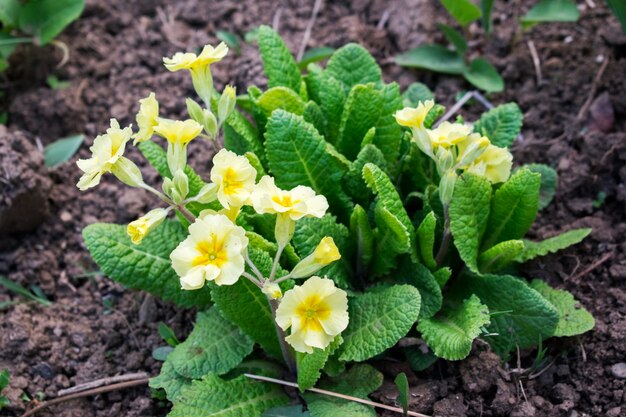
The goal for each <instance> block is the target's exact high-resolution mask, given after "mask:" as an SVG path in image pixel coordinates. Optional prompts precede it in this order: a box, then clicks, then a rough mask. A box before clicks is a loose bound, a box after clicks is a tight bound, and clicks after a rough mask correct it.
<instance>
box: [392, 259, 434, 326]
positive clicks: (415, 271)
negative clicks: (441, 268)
mask: <svg viewBox="0 0 626 417" xmlns="http://www.w3.org/2000/svg"><path fill="white" fill-rule="evenodd" d="M394 278H395V279H397V280H398V281H399V282H403V283H406V284H410V285H412V286H414V287H415V288H417V290H418V291H419V293H420V299H421V306H420V315H419V317H420V319H421V318H427V317H432V316H434V315H435V313H436V312H437V311H439V310H440V309H441V303H442V302H443V297H442V295H441V287H440V286H439V284H438V282H437V280H436V279H435V277H434V276H433V274H432V273H431V272H430V271H429V270H428V268H426V267H425V266H424V265H422V264H419V263H415V262H413V261H411V258H410V257H409V256H404V257H403V258H402V259H401V261H400V265H399V268H398V269H397V270H396V271H395V272H394Z"/></svg>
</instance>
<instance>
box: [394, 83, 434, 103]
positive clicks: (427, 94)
mask: <svg viewBox="0 0 626 417" xmlns="http://www.w3.org/2000/svg"><path fill="white" fill-rule="evenodd" d="M402 97H403V99H404V100H403V104H404V105H405V106H407V107H417V105H418V104H419V102H420V101H426V100H433V99H434V98H435V95H434V94H433V92H432V91H431V90H430V88H428V86H426V85H425V84H422V83H411V84H410V85H409V87H408V88H407V89H406V91H405V92H404V94H402Z"/></svg>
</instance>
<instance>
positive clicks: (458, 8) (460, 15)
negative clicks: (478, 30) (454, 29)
mask: <svg viewBox="0 0 626 417" xmlns="http://www.w3.org/2000/svg"><path fill="white" fill-rule="evenodd" d="M440 1H441V4H443V7H445V8H446V10H447V11H448V13H450V15H451V16H452V17H453V18H454V20H456V21H457V22H458V23H459V24H460V25H461V26H467V25H468V24H470V23H471V22H473V21H474V20H476V19H478V18H480V16H481V15H482V12H481V11H480V9H479V8H478V6H476V5H475V4H474V3H472V2H471V1H470V0H440Z"/></svg>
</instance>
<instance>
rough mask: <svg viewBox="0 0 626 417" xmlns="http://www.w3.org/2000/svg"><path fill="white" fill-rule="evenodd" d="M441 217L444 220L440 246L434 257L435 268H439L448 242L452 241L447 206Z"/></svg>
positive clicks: (446, 250)
mask: <svg viewBox="0 0 626 417" xmlns="http://www.w3.org/2000/svg"><path fill="white" fill-rule="evenodd" d="M443 217H444V219H445V220H444V225H443V238H442V239H441V246H439V251H437V256H435V262H437V268H440V267H441V265H442V264H443V260H444V258H445V257H446V253H448V248H449V247H450V242H451V240H452V233H451V232H450V211H449V209H448V206H444V208H443Z"/></svg>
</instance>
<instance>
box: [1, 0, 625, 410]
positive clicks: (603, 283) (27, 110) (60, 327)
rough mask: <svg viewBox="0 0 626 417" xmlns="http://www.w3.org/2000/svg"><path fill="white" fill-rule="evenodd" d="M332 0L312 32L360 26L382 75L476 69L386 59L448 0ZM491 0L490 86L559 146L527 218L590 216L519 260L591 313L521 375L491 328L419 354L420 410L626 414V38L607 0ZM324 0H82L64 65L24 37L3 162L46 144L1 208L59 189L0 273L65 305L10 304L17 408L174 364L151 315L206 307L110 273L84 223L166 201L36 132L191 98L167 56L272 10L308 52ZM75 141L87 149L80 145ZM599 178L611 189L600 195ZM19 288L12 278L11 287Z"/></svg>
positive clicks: (175, 317) (153, 405)
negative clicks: (540, 203)
mask: <svg viewBox="0 0 626 417" xmlns="http://www.w3.org/2000/svg"><path fill="white" fill-rule="evenodd" d="M325 3H326V4H325V6H324V7H323V8H322V9H321V12H320V14H319V16H318V19H317V24H316V29H315V30H314V31H313V34H312V37H311V40H310V42H309V47H314V46H322V45H329V46H334V47H339V46H341V45H342V44H344V43H346V42H349V41H356V42H360V43H362V44H364V45H365V46H366V47H367V48H368V49H370V50H371V51H372V53H373V54H374V55H375V56H376V57H377V58H378V59H379V60H380V61H381V62H383V71H384V74H385V78H386V79H387V80H388V81H392V80H395V81H398V82H400V83H401V85H402V86H406V85H408V84H409V83H410V82H412V81H416V80H419V81H422V82H426V83H427V84H428V85H429V86H431V88H433V90H434V91H435V92H436V96H437V99H438V101H440V102H441V103H442V104H444V105H451V104H452V103H453V102H454V100H455V95H456V94H457V93H458V92H459V91H463V90H465V89H467V88H468V86H467V85H466V84H464V82H463V81H462V80H460V79H457V78H450V77H444V76H439V75H436V74H430V73H423V72H418V71H411V70H406V69H402V68H399V67H396V66H394V65H393V64H392V63H391V61H390V60H389V58H390V57H392V56H393V55H394V54H396V53H398V52H399V51H403V50H406V49H408V48H410V47H413V46H416V45H418V44H419V43H421V42H424V41H432V40H438V41H441V40H442V36H441V35H440V34H439V33H437V31H436V28H435V25H434V24H435V22H437V21H440V20H445V19H447V17H446V15H445V12H443V11H442V9H441V7H440V6H438V3H437V2H436V1H435V0H430V1H429V0H394V1H383V0H355V1H350V2H347V1H341V2H325ZM496 3H497V6H496V10H495V12H494V17H495V21H494V24H495V32H494V34H493V35H492V36H491V38H490V39H489V40H488V42H486V43H485V42H484V40H483V38H482V36H480V34H479V30H478V29H476V28H474V27H470V32H471V33H472V34H473V41H472V44H473V45H474V49H475V50H476V51H482V52H483V53H485V54H486V55H487V56H488V57H489V58H490V59H491V60H492V62H494V63H495V64H496V66H497V67H498V69H499V70H500V71H501V73H502V74H503V76H504V78H505V81H506V85H507V88H506V91H505V92H504V93H501V94H496V95H493V96H490V97H489V98H490V100H492V101H493V102H494V103H502V102H507V101H517V102H518V103H519V104H520V106H521V108H522V110H523V111H524V115H525V118H524V131H523V133H524V139H523V141H520V142H517V143H516V144H515V146H514V148H513V151H514V155H515V158H516V162H517V163H525V162H542V163H547V164H550V165H552V166H554V167H556V168H557V170H558V172H559V178H560V184H559V189H558V193H557V195H556V198H555V201H554V202H553V204H552V205H551V206H549V207H548V208H547V209H545V210H544V211H543V212H541V215H540V217H539V219H538V222H537V224H536V226H535V227H534V229H533V231H532V237H537V238H543V237H549V236H551V235H553V234H556V233H557V232H559V231H561V230H567V229H570V228H574V227H587V226H591V227H593V228H594V231H593V233H592V235H591V237H590V238H588V239H587V240H586V241H585V242H584V243H583V244H581V245H578V246H577V247H575V248H571V249H569V250H566V251H563V252H561V253H559V254H558V255H554V256H549V257H546V258H543V259H541V260H539V261H537V262H534V263H533V264H531V265H528V266H527V267H526V268H525V274H526V275H527V276H528V277H539V278H542V279H545V280H547V281H548V282H549V283H550V284H551V285H554V286H557V287H559V288H565V289H567V290H569V291H571V292H572V293H574V295H575V296H576V298H577V299H579V300H580V301H581V303H582V304H584V305H585V306H586V307H587V308H588V309H589V310H590V311H591V312H592V313H593V315H594V316H595V317H596V320H597V325H596V328H595V329H594V330H593V331H591V332H589V333H587V334H585V335H583V336H581V337H580V338H575V339H568V340H553V341H550V342H549V343H548V344H547V347H548V357H549V360H550V362H551V363H552V364H551V366H549V367H548V368H547V369H546V370H545V372H543V373H542V374H541V375H540V376H538V377H536V378H533V379H529V378H526V377H522V378H517V377H516V376H515V374H514V372H511V370H512V369H513V368H516V367H517V359H514V360H512V361H511V362H509V363H505V364H501V363H499V360H498V359H497V358H496V357H494V355H493V354H492V353H490V352H489V351H488V349H487V348H486V347H485V346H484V345H483V344H476V345H475V347H474V350H473V352H472V355H471V356H470V357H469V358H468V359H467V360H465V361H462V362H460V363H444V362H442V361H440V362H438V363H437V364H436V365H435V366H433V367H431V368H430V369H429V370H428V371H426V372H421V373H416V374H413V373H412V372H410V371H409V373H410V378H411V393H412V396H411V405H412V409H414V410H416V411H420V412H424V413H427V414H434V415H437V416H463V415H468V416H506V415H510V416H537V417H539V416H571V417H574V416H601V415H605V416H613V417H616V416H621V415H625V414H626V387H625V385H626V380H624V379H619V378H617V377H616V376H614V375H613V373H612V371H611V367H612V366H613V365H614V364H617V363H620V362H624V361H625V358H626V291H625V287H624V285H625V283H626V242H625V240H626V239H625V237H626V212H625V209H624V207H625V203H626V190H625V188H624V182H625V181H626V164H625V161H626V134H625V133H624V130H625V127H626V126H625V122H624V121H625V120H626V100H625V99H624V97H626V76H625V75H626V37H624V36H623V35H622V34H621V32H620V31H619V27H618V25H617V23H616V21H615V19H614V18H613V17H612V16H611V15H610V14H609V13H608V11H607V10H606V8H605V7H604V6H603V5H602V4H601V3H600V2H595V4H596V7H595V8H590V7H589V6H588V3H591V2H579V7H580V9H581V16H582V17H581V20H580V22H579V24H557V25H544V26H539V27H536V28H534V29H532V30H530V31H528V32H527V33H524V34H521V35H520V34H519V33H517V32H516V31H515V24H514V23H513V22H515V19H516V17H517V16H520V15H522V14H523V13H524V12H525V11H526V10H527V9H528V7H529V4H531V3H532V2H530V1H516V0H510V1H508V2H496ZM503 3H504V4H503ZM312 4H313V1H308V2H298V1H295V0H291V1H269V0H261V1H250V0H248V1H242V2H235V1H232V0H231V1H216V2H209V1H204V2H203V1H200V0H185V1H174V0H158V1H157V0H154V1H152V0H141V1H134V2H128V1H122V0H111V1H108V2H100V1H97V0H88V1H87V7H86V10H85V12H84V14H83V16H82V18H81V19H80V20H79V21H78V22H76V23H74V24H73V25H72V26H71V27H70V28H68V30H67V31H66V32H65V33H64V34H63V35H62V36H61V40H63V41H64V42H65V43H67V45H68V46H69V47H70V50H71V57H70V61H69V62H68V64H67V65H66V66H64V67H63V68H62V69H60V70H55V69H54V65H55V63H56V62H57V60H58V59H59V56H58V53H57V51H55V50H53V49H51V48H46V49H44V50H22V51H21V53H20V54H18V56H17V57H16V59H15V60H14V62H13V64H14V65H13V68H12V70H11V72H10V73H9V78H8V79H5V80H3V81H2V86H3V88H4V89H6V90H7V92H8V94H7V95H6V96H5V97H6V98H5V100H4V103H2V105H3V106H5V108H6V109H7V110H8V112H9V125H8V130H7V129H2V128H1V127H0V129H1V130H0V136H2V142H3V143H4V144H6V143H13V142H19V141H22V142H23V141H25V140H26V141H29V142H30V144H27V145H24V146H25V147H22V148H19V147H18V148H15V147H13V149H12V150H11V149H9V148H8V147H6V146H5V147H4V148H2V146H0V162H1V161H2V160H4V162H5V163H6V161H8V160H9V159H8V158H9V157H10V158H18V159H19V158H23V157H24V151H23V149H28V153H30V154H32V155H34V156H33V157H32V158H25V159H27V160H26V161H25V162H24V164H25V165H24V166H25V167H26V168H25V169H24V170H18V171H17V172H16V173H15V172H9V171H10V170H9V171H7V169H6V168H5V169H4V171H5V172H4V175H3V178H0V180H4V181H2V182H0V187H3V188H4V189H3V188H0V209H3V208H4V205H8V204H10V202H11V201H13V200H12V199H13V198H14V197H15V195H17V194H19V192H20V191H22V190H29V189H33V188H34V189H40V190H43V191H42V193H43V195H46V193H47V199H44V200H47V201H44V202H39V203H32V202H31V203H30V207H35V208H36V209H38V211H41V210H44V211H48V212H49V213H48V216H47V218H46V220H45V221H44V222H43V223H42V224H41V225H40V226H39V227H38V228H37V229H36V230H34V231H32V232H29V233H22V234H7V233H5V232H2V233H4V234H3V235H2V236H1V238H0V275H3V276H7V277H8V278H10V279H12V280H15V281H17V282H19V283H21V284H22V285H25V286H29V285H37V286H39V287H40V288H41V289H42V290H43V291H44V293H45V294H46V295H47V296H48V297H49V298H50V299H51V300H52V301H53V302H54V305H53V306H52V307H47V308H45V307H42V306H40V305H38V304H35V303H24V304H18V305H15V306H13V307H10V308H8V309H5V310H2V320H1V321H0V368H5V367H7V368H8V369H9V370H10V372H11V376H12V378H11V384H10V388H9V390H8V394H9V396H10V397H11V399H12V400H13V403H14V404H17V405H16V406H15V407H14V408H12V409H10V410H9V411H8V413H9V414H8V415H19V414H20V413H21V411H22V410H23V409H24V408H26V407H30V406H31V405H30V404H27V402H26V401H24V400H23V398H25V397H24V395H27V396H28V397H29V398H34V399H42V398H51V397H54V396H55V395H56V393H57V391H58V390H59V389H62V388H66V387H68V386H72V385H75V384H79V383H83V382H87V381H90V380H94V379H98V378H102V377H106V376H112V375H117V374H122V373H127V372H135V371H145V372H148V373H150V374H152V375H154V374H156V373H157V372H158V370H159V367H160V364H159V363H158V362H156V361H155V360H154V359H152V357H151V351H152V350H153V349H154V348H155V347H157V346H159V345H161V344H162V342H161V340H160V337H159V336H158V333H157V330H156V327H157V326H156V323H158V322H159V321H164V322H166V323H167V324H169V325H170V326H172V327H173V328H174V330H175V331H176V333H177V334H178V335H179V336H180V337H184V336H185V334H186V333H187V332H188V331H189V328H190V321H191V320H192V318H193V314H192V313H191V312H184V311H177V310H176V309H174V308H173V307H172V306H171V305H169V304H165V303H162V302H160V301H158V300H156V301H155V300H154V299H152V298H150V297H148V298H146V297H145V296H144V295H143V294H141V293H138V292H134V291H127V290H124V289H123V288H122V287H121V286H119V285H117V284H115V283H113V282H112V281H110V280H109V279H107V278H106V277H103V276H101V275H99V274H98V273H97V268H96V266H95V265H94V264H93V262H92V261H91V260H90V258H89V254H88V253H87V250H86V249H85V247H84V244H83V242H82V238H81V236H80V231H81V229H82V228H83V227H84V226H86V225H88V224H90V223H93V222H96V221H106V222H116V223H126V222H128V221H130V220H131V219H133V218H135V217H136V216H138V215H139V214H141V213H143V212H144V211H145V210H146V209H148V208H149V207H150V205H151V203H152V202H153V201H152V200H150V198H148V197H147V196H146V195H145V194H144V193H142V192H140V191H136V190H130V189H128V188H126V187H123V186H120V185H118V184H117V183H115V182H114V181H113V180H111V179H106V180H104V181H103V183H102V184H101V186H100V187H98V189H97V190H96V191H91V192H88V193H79V192H78V190H77V189H76V188H75V186H74V184H75V183H76V181H77V179H78V176H79V172H78V170H77V169H76V168H75V165H74V164H73V163H67V164H64V165H63V166H61V167H59V168H56V169H53V170H51V171H50V172H49V173H48V174H47V176H48V177H49V179H48V178H45V177H46V173H45V172H44V173H42V172H41V169H39V168H37V166H36V164H35V166H33V164H32V161H33V160H35V161H37V160H38V161H40V160H41V159H40V158H41V156H40V155H39V156H38V155H37V150H36V149H35V145H36V144H46V143H49V142H51V141H53V140H55V139H57V138H59V137H63V136H67V135H69V134H73V133H77V132H84V133H85V134H86V135H87V137H88V138H89V139H88V142H89V143H91V140H92V138H93V137H94V136H95V135H96V134H97V133H99V132H102V131H103V130H104V129H105V128H106V126H107V124H108V119H109V117H116V118H118V119H119V120H120V122H121V123H122V124H125V123H129V122H131V121H133V120H132V118H133V115H134V113H135V111H136V110H137V108H138V104H137V100H138V99H139V98H141V97H144V96H146V95H147V94H148V92H149V91H151V90H155V91H156V92H157V95H158V97H159V101H160V103H161V105H162V109H163V112H164V113H167V114H168V115H170V116H172V117H176V116H180V115H182V113H183V112H184V101H183V100H181V97H183V96H184V95H185V94H191V93H192V87H191V83H190V80H188V79H187V77H186V75H185V74H182V73H169V72H167V71H165V70H164V69H163V68H162V66H161V64H160V61H161V57H163V56H169V55H171V54H172V53H173V52H175V51H178V50H181V49H192V48H194V47H198V46H200V45H203V44H204V43H206V42H213V43H214V42H216V39H215V37H214V36H213V34H214V33H215V31H216V30H219V29H224V30H230V31H232V32H236V33H239V34H243V33H245V32H247V31H249V30H250V29H252V28H253V27H256V26H258V25H259V24H261V23H265V24H272V23H275V24H276V23H277V24H278V29H279V31H280V33H281V34H282V35H283V36H284V37H285V38H286V41H287V43H288V44H289V46H290V47H291V49H292V50H294V51H295V50H297V49H298V47H299V45H300V42H301V39H302V33H303V32H304V28H305V26H306V23H307V21H308V19H309V17H310V13H311V8H312ZM385 16H386V17H385ZM529 40H532V41H533V42H534V44H535V46H536V48H537V50H538V53H539V55H540V59H541V68H542V71H543V83H542V84H541V85H538V84H537V81H536V78H535V69H534V66H533V63H532V60H531V56H530V53H529V50H528V46H527V41H529ZM606 59H609V60H610V61H609V64H608V67H607V68H606V71H605V72H604V75H603V77H602V78H601V80H600V81H599V82H598V84H597V90H596V93H595V95H594V99H595V101H594V105H593V106H592V108H591V111H590V112H589V114H590V116H589V117H586V118H585V119H584V120H582V121H578V120H576V115H577V113H578V111H579V109H580V108H581V106H582V105H583V103H584V102H585V100H586V99H587V96H588V95H589V92H590V90H591V86H592V83H593V79H594V77H595V76H596V73H597V72H598V70H599V68H600V66H601V63H602V62H603V60H606ZM259 62H260V60H259V58H258V55H257V52H256V49H255V47H254V46H251V45H243V48H242V51H241V53H240V54H231V55H229V57H228V58H227V59H226V60H225V61H224V62H223V63H222V64H220V65H217V66H216V67H215V71H216V74H215V79H216V81H217V82H218V84H223V83H234V84H235V85H237V87H238V88H239V89H240V90H241V91H243V90H244V89H245V87H246V86H247V85H250V84H258V85H263V84H264V79H263V75H262V72H261V67H260V63H259ZM49 73H55V74H56V75H57V76H58V77H59V78H61V79H63V80H69V81H70V82H71V86H70V87H69V88H67V89H64V90H52V89H50V88H48V87H47V86H46V85H45V82H44V80H45V76H46V74H49ZM481 110H482V109H481V108H480V106H479V105H478V104H473V105H471V106H469V107H468V108H467V109H465V110H464V112H465V113H464V114H465V115H467V116H468V117H469V118H470V120H471V118H472V117H474V116H475V115H477V114H478V113H479V112H480V111H481ZM211 153H212V149H211V146H209V145H208V144H204V145H196V147H195V150H194V154H193V155H192V157H191V162H192V164H194V165H195V166H196V167H197V168H198V170H199V171H200V172H201V173H202V172H206V170H207V168H208V166H207V162H206V161H208V160H209V159H210V155H211ZM16 155H17V156H16ZM20 155H21V156H20ZM80 155H81V156H83V157H84V156H86V155H87V150H86V146H85V147H83V149H82V150H81V151H80ZM131 157H132V155H131ZM0 166H3V164H2V163H0ZM29 167H30V168H29ZM0 175H2V174H0ZM144 175H145V176H146V177H147V180H148V181H150V180H154V179H155V174H154V173H153V172H151V171H150V170H146V171H145V173H144ZM13 177H15V178H19V181H17V182H13V184H14V185H12V186H11V187H13V186H15V187H16V188H15V189H13V188H11V189H9V188H10V187H8V188H7V187H4V184H6V183H8V181H7V180H10V179H11V178H13ZM50 181H51V184H52V185H50ZM15 184H18V185H15ZM601 192H602V193H604V195H605V196H606V199H605V200H604V202H603V203H602V204H594V203H593V202H594V201H598V196H599V193H601ZM3 204H4V205H3ZM46 204H47V205H49V210H45V205H46ZM28 206H29V205H28V204H27V205H26V207H28ZM42 207H44V208H43V209H42ZM36 211H37V210H36ZM31 214H32V213H31V210H29V209H27V210H25V211H24V216H25V217H28V218H29V221H32V222H38V221H40V219H39V218H38V217H37V215H34V216H33V217H29V216H31ZM607 254H612V255H610V258H608V260H607V261H606V262H604V263H602V264H600V265H597V266H594V263H595V262H597V261H598V260H600V259H603V257H604V256H607ZM592 266H594V267H593V268H590V267H592ZM12 297H13V296H12V295H11V294H10V293H8V292H6V291H5V290H3V289H0V302H1V301H5V300H9V299H11V298H12ZM534 355H535V352H533V351H528V352H521V354H520V361H521V363H522V365H523V366H528V365H529V364H530V363H531V362H532V360H533V358H534ZM378 365H379V367H380V368H381V370H384V371H385V372H386V373H387V375H388V376H393V374H395V372H397V371H398V370H405V371H406V367H405V366H404V365H402V364H399V363H381V364H378ZM394 392H395V389H394V388H393V386H392V384H391V383H388V382H386V383H385V385H384V386H383V388H382V389H381V390H379V392H377V393H376V394H375V395H374V396H375V397H376V398H377V399H379V400H381V401H384V402H387V403H394V401H395V396H396V394H395V393H394ZM20 397H21V398H22V399H20ZM166 411H167V409H166V408H165V407H164V405H163V404H162V403H161V402H159V401H153V400H151V399H150V391H149V390H148V389H147V388H135V389H129V390H125V391H117V392H113V393H109V394H104V395H100V396H97V397H94V398H88V399H82V400H76V401H72V402H68V403H65V404H62V405H59V406H56V407H52V408H51V409H50V410H49V411H43V412H41V413H40V414H39V415H40V416H42V417H46V416H53V415H54V416H57V417H70V416H98V417H105V416H126V417H130V416H150V415H164V414H165V412H166Z"/></svg>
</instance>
